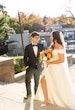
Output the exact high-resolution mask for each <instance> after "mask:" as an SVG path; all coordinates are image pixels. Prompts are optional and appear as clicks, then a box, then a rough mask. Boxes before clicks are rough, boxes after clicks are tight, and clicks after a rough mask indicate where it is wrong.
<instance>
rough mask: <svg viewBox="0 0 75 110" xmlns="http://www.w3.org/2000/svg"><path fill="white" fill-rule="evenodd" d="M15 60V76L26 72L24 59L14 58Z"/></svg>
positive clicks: (20, 57)
mask: <svg viewBox="0 0 75 110" xmlns="http://www.w3.org/2000/svg"><path fill="white" fill-rule="evenodd" d="M13 59H14V67H15V74H17V73H20V72H22V71H25V66H24V61H23V57H22V56H19V57H13Z"/></svg>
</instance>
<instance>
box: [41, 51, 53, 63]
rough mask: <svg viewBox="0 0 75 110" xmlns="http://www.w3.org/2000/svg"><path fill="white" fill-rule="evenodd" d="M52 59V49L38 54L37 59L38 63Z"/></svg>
mask: <svg viewBox="0 0 75 110" xmlns="http://www.w3.org/2000/svg"><path fill="white" fill-rule="evenodd" d="M51 57H52V49H49V50H43V51H42V52H40V55H39V59H40V61H41V62H42V61H48V60H50V59H51Z"/></svg>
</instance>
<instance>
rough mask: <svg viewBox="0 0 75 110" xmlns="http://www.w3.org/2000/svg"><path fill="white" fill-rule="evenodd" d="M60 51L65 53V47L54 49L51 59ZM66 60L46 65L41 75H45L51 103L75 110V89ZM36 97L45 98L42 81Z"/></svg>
mask: <svg viewBox="0 0 75 110" xmlns="http://www.w3.org/2000/svg"><path fill="white" fill-rule="evenodd" d="M58 53H64V54H65V52H64V50H63V49H59V50H56V49H55V50H53V57H52V59H51V61H53V60H56V59H57V58H58ZM65 58H66V57H65ZM66 60H67V58H66ZM66 60H65V62H64V63H61V64H50V65H49V66H48V67H45V68H44V70H43V72H42V75H41V77H42V76H43V75H45V79H46V83H47V89H48V99H49V102H50V103H51V104H55V105H58V106H61V107H68V108H70V109H74V110H75V91H74V88H73V84H72V81H71V78H70V73H69V69H68V64H67V62H66ZM40 79H41V78H40ZM35 99H36V100H40V101H43V100H44V96H43V91H42V88H41V83H40V81H39V86H38V89H37V93H36V96H35Z"/></svg>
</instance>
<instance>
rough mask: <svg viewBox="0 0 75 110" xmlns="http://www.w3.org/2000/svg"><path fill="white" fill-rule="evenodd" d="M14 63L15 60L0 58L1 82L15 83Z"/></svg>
mask: <svg viewBox="0 0 75 110" xmlns="http://www.w3.org/2000/svg"><path fill="white" fill-rule="evenodd" d="M14 73H15V71H14V63H13V59H11V58H6V57H0V81H8V82H13V81H14Z"/></svg>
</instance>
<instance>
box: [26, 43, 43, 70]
mask: <svg viewBox="0 0 75 110" xmlns="http://www.w3.org/2000/svg"><path fill="white" fill-rule="evenodd" d="M42 50H44V46H43V44H40V43H38V54H37V57H36V56H35V54H34V50H33V46H32V44H29V45H27V46H26V47H25V50H24V64H25V67H26V66H29V67H33V68H35V66H36V64H37V63H38V61H39V59H38V57H39V53H40V52H41V51H42Z"/></svg>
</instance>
